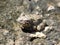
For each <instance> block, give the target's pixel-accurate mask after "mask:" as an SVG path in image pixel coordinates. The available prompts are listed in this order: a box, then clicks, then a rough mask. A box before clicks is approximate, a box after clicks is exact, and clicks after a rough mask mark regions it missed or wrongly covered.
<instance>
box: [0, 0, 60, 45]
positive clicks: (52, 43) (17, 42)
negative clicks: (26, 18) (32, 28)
mask: <svg viewBox="0 0 60 45" xmlns="http://www.w3.org/2000/svg"><path fill="white" fill-rule="evenodd" d="M23 12H24V13H25V14H28V15H29V14H39V15H40V14H42V16H43V17H44V19H46V20H47V24H48V25H50V24H51V23H53V27H54V30H47V31H46V32H44V31H42V32H43V33H44V34H46V36H47V37H46V38H35V37H32V38H31V37H29V35H30V33H25V32H23V31H22V29H21V24H20V23H18V22H17V21H16V19H17V18H18V17H19V16H20V14H21V13H23ZM0 45H60V0H0Z"/></svg>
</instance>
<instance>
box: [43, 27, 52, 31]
mask: <svg viewBox="0 0 60 45" xmlns="http://www.w3.org/2000/svg"><path fill="white" fill-rule="evenodd" d="M51 29H53V27H52V26H47V27H45V29H44V31H48V30H51Z"/></svg>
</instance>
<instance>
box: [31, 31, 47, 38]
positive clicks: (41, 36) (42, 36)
mask: <svg viewBox="0 0 60 45" xmlns="http://www.w3.org/2000/svg"><path fill="white" fill-rule="evenodd" d="M30 37H39V38H46V35H45V34H44V33H42V32H36V33H35V34H31V35H30Z"/></svg>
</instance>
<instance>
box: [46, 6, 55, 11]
mask: <svg viewBox="0 0 60 45" xmlns="http://www.w3.org/2000/svg"><path fill="white" fill-rule="evenodd" d="M53 9H55V7H54V6H52V5H50V6H49V7H48V9H47V11H50V10H53Z"/></svg>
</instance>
